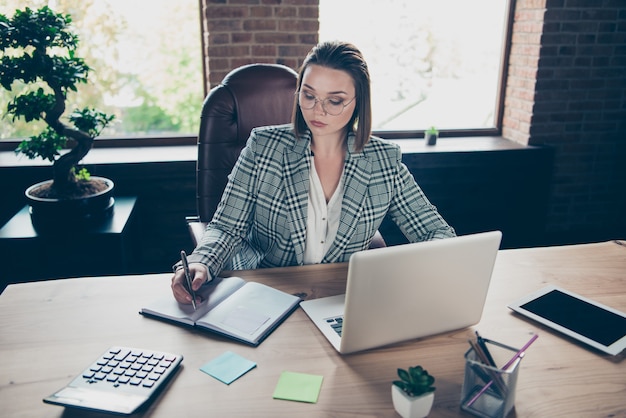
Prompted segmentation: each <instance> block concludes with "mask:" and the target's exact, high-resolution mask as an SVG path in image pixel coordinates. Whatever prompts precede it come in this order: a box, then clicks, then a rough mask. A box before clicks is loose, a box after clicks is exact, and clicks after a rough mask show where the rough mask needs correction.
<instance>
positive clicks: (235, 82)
mask: <svg viewBox="0 0 626 418" xmlns="http://www.w3.org/2000/svg"><path fill="white" fill-rule="evenodd" d="M297 76H298V75H297V74H296V72H295V71H293V70H292V69H290V68H288V67H286V66H284V65H279V64H250V65H245V66H243V67H239V68H236V69H234V70H233V71H231V72H230V73H228V74H227V75H226V77H224V80H223V81H222V83H221V84H220V85H219V86H217V87H214V88H213V89H211V91H210V92H209V94H208V95H207V97H206V99H205V100H204V103H203V105H202V113H201V119H200V133H199V136H198V162H197V168H196V198H197V201H196V203H197V210H198V215H197V216H193V217H187V225H188V227H189V232H190V234H191V237H192V240H193V242H194V245H197V243H198V242H199V240H200V239H201V238H202V234H203V233H204V230H205V228H206V225H207V223H208V222H209V221H210V220H211V218H212V217H213V214H214V213H215V210H216V209H217V205H218V203H219V201H220V199H221V197H222V193H223V192H224V189H225V188H226V183H227V182H228V175H229V174H230V172H231V170H232V168H233V166H234V165H235V162H236V161H237V158H238V157H239V153H240V152H241V150H242V149H243V147H244V146H245V145H246V141H247V140H248V137H249V136H250V131H252V128H255V127H258V126H266V125H279V124H284V123H289V122H290V121H291V113H292V111H293V103H294V94H295V91H296V85H297ZM381 246H382V247H384V246H385V242H384V240H383V238H382V235H380V234H379V233H377V236H376V237H375V239H374V241H372V245H370V248H378V247H381Z"/></svg>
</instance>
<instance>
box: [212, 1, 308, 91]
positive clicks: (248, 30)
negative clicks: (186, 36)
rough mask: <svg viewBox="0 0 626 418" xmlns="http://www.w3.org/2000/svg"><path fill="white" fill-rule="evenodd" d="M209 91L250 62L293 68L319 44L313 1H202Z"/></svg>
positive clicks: (296, 67) (295, 68)
mask: <svg viewBox="0 0 626 418" xmlns="http://www.w3.org/2000/svg"><path fill="white" fill-rule="evenodd" d="M201 5H202V16H203V19H202V32H203V37H202V38H203V47H204V50H205V53H204V56H205V57H207V58H205V71H206V72H207V73H208V74H205V80H208V81H209V86H207V87H208V89H210V88H211V87H212V86H215V85H217V84H219V83H220V82H221V81H222V79H223V78H224V76H225V75H226V74H227V73H228V72H229V71H230V70H232V69H233V68H236V67H239V66H241V65H245V64H252V63H273V64H283V65H286V66H288V67H291V68H293V69H294V70H297V69H298V67H299V66H300V64H301V63H302V60H303V59H304V57H305V56H306V54H307V53H308V52H309V50H310V49H311V47H312V46H314V45H315V44H316V43H317V41H318V32H319V20H318V18H319V2H318V0H202V1H201Z"/></svg>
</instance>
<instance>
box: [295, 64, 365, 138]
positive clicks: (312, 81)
mask: <svg viewBox="0 0 626 418" xmlns="http://www.w3.org/2000/svg"><path fill="white" fill-rule="evenodd" d="M314 99H317V100H318V101H317V102H315V106H313V108H311V109H305V108H304V107H305V106H303V105H302V103H304V101H306V102H308V103H311V101H312V100H314ZM300 100H301V102H300V103H301V105H300V109H301V110H302V116H303V117H304V120H305V122H306V124H307V126H308V127H309V129H310V130H311V133H312V134H313V137H321V136H327V135H331V136H338V137H339V138H341V139H343V137H344V136H345V132H346V125H347V124H348V122H349V121H350V119H351V118H352V114H353V113H354V108H355V106H356V98H355V88H354V82H353V80H352V77H351V76H350V75H349V74H348V73H347V72H345V71H342V70H335V69H332V68H327V67H323V66H321V65H315V64H312V65H309V66H308V67H307V68H306V69H305V70H304V73H303V75H302V84H301V85H300ZM322 102H323V103H324V106H325V107H326V110H324V108H323V107H322ZM332 109H334V111H333V110H332ZM338 109H342V110H341V113H340V114H339V115H336V116H334V115H331V114H330V113H328V111H330V112H331V113H337V110H338Z"/></svg>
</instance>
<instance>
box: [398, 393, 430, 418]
mask: <svg viewBox="0 0 626 418" xmlns="http://www.w3.org/2000/svg"><path fill="white" fill-rule="evenodd" d="M391 400H392V401H393V407H394V409H395V410H396V412H397V413H398V414H400V416H401V417H402V418H424V417H426V416H428V414H429V413H430V409H431V408H432V407H433V402H434V400H435V392H430V393H427V394H425V395H422V396H415V397H413V396H409V395H407V394H406V393H404V391H403V390H402V389H400V388H399V387H397V386H396V385H391Z"/></svg>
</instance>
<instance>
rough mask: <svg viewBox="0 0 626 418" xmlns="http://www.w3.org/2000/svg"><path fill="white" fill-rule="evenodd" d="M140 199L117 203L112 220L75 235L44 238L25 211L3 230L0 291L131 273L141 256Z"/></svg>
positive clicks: (65, 233)
mask: <svg viewBox="0 0 626 418" xmlns="http://www.w3.org/2000/svg"><path fill="white" fill-rule="evenodd" d="M136 202H137V198H136V197H116V198H115V207H114V209H113V214H112V215H111V217H110V218H108V219H106V220H104V221H102V222H101V223H98V224H97V225H92V226H89V227H83V228H80V229H77V230H70V231H65V230H64V231H62V232H61V233H56V232H47V231H46V232H43V233H40V232H38V231H36V230H35V229H34V228H33V225H32V223H31V219H30V214H29V207H28V206H25V207H23V208H22V209H21V210H20V211H19V212H18V213H17V214H16V215H15V216H13V218H11V220H9V222H7V223H6V224H5V225H4V226H3V227H2V229H0V258H1V259H2V263H1V267H0V268H1V269H2V270H0V291H2V290H3V289H4V287H5V286H6V285H7V284H10V283H19V282H26V281H33V280H47V279H55V278H68V277H83V276H102V275H119V274H125V273H130V272H131V270H132V269H131V266H132V265H134V264H136V262H137V259H138V258H139V256H140V250H139V243H138V241H139V240H138V239H137V234H138V230H137V226H136V225H135V224H136V223H137V220H136V219H134V218H135V217H136V216H133V215H134V212H135V204H136Z"/></svg>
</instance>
